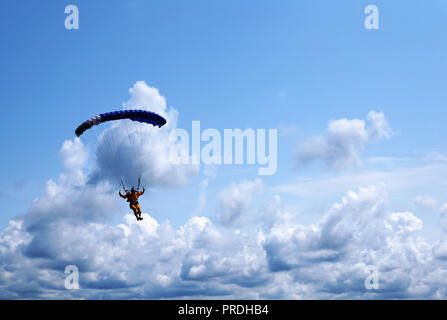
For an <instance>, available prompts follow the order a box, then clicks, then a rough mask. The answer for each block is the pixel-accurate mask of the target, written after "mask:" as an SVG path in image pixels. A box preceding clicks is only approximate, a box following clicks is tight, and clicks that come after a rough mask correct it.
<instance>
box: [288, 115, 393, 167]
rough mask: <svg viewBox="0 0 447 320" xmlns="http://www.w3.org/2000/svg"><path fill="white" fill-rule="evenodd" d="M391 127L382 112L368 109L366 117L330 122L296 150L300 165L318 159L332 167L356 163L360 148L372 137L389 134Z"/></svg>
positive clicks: (378, 137) (358, 159)
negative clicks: (321, 132) (319, 133)
mask: <svg viewBox="0 0 447 320" xmlns="http://www.w3.org/2000/svg"><path fill="white" fill-rule="evenodd" d="M390 134H391V130H390V127H389V125H388V123H387V121H386V119H385V115H384V114H383V113H382V112H375V111H370V112H369V113H368V116H367V118H366V121H365V120H361V119H351V120H350V119H339V120H332V121H330V122H329V125H328V128H327V131H326V133H325V134H324V135H321V136H316V137H313V138H311V139H309V140H308V141H305V142H304V143H303V144H302V145H301V146H300V147H299V148H298V151H297V161H298V163H299V164H300V165H302V164H308V163H311V162H313V161H316V160H321V161H323V162H325V163H326V165H328V166H329V167H331V168H344V167H349V166H357V165H359V164H360V163H361V162H360V156H359V153H360V151H361V150H362V149H363V148H364V146H365V145H366V144H367V143H368V142H370V141H373V140H379V139H381V138H388V137H389V136H390Z"/></svg>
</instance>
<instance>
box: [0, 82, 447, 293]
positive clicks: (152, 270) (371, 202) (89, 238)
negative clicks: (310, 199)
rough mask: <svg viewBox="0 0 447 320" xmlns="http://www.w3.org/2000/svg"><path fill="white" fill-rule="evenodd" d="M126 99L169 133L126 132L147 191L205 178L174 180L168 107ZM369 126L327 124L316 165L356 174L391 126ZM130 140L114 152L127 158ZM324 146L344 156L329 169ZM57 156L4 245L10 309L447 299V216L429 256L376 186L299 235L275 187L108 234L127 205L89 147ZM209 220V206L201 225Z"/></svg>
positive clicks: (140, 89)
mask: <svg viewBox="0 0 447 320" xmlns="http://www.w3.org/2000/svg"><path fill="white" fill-rule="evenodd" d="M130 94H131V98H130V100H129V101H128V102H126V103H125V104H124V107H125V108H129V107H137V106H138V107H143V105H146V104H147V105H151V106H152V108H155V109H152V110H154V111H156V112H159V113H161V114H163V115H164V116H166V117H167V118H168V121H170V123H171V124H170V127H167V128H164V129H163V130H158V131H155V130H153V129H152V128H150V129H146V128H142V127H138V126H137V127H136V128H132V130H131V131H130V132H131V133H132V132H133V133H135V131H133V130H141V131H142V132H140V133H141V134H143V135H144V136H145V139H147V141H148V145H150V146H151V147H148V149H144V155H145V156H144V160H145V161H146V163H147V165H148V167H149V169H152V171H151V170H149V173H148V176H147V177H145V178H147V179H149V178H150V179H152V180H151V181H156V184H157V185H160V186H178V185H181V184H184V183H187V182H188V180H189V179H190V178H191V177H193V176H194V175H196V174H197V171H198V168H196V167H175V168H174V167H171V165H170V164H168V163H164V162H163V161H162V160H163V159H165V158H164V157H165V156H166V155H165V153H164V152H165V147H166V144H168V143H174V142H172V141H169V140H168V138H167V137H168V133H169V130H171V129H172V128H175V124H176V114H177V113H176V111H175V110H173V109H169V110H168V109H167V107H166V101H165V99H164V97H162V96H161V95H160V94H159V92H158V90H157V89H155V88H151V87H150V86H148V85H147V84H145V83H144V82H137V83H136V84H135V85H134V86H133V88H132V89H131V90H130ZM367 122H368V125H365V123H364V122H363V121H362V120H345V119H344V120H337V121H334V122H331V123H330V125H329V129H328V133H327V135H326V136H324V137H322V138H320V139H322V141H323V143H322V144H320V145H319V148H317V149H320V151H319V152H316V153H312V152H311V153H305V154H308V155H309V154H317V155H319V156H318V157H314V156H312V157H308V158H309V159H314V158H315V159H316V158H321V159H326V161H328V163H329V164H339V163H353V162H352V161H353V160H355V159H356V158H357V152H358V151H359V147H360V146H362V145H363V144H364V143H366V142H368V141H370V140H373V139H379V138H382V137H385V136H387V134H388V126H387V125H386V121H385V118H384V116H383V114H381V113H374V112H372V113H370V114H369V115H368V118H367ZM120 129H121V130H120ZM108 130H109V131H113V130H117V132H123V131H124V128H120V127H119V126H118V125H117V126H112V127H111V128H110V129H108ZM146 130H147V131H146ZM138 132H139V131H138ZM105 134H107V133H105ZM127 138H128V137H126V138H122V140H120V141H119V143H117V145H116V146H119V148H116V149H114V148H111V147H110V146H108V147H109V149H110V150H108V151H109V152H112V153H113V152H122V153H119V155H120V156H123V155H125V154H127V153H129V151H131V150H132V149H131V144H127V143H126V141H128V139H127ZM105 141H106V140H102V141H100V143H101V142H103V143H105ZM328 144H333V145H334V146H335V147H334V148H335V149H334V150H335V151H334V153H332V155H331V156H328V154H329V153H328V148H329V147H328ZM100 145H101V144H100ZM106 146H107V145H105V144H104V145H103V147H104V148H106ZM154 150H157V152H154ZM98 152H100V151H98ZM60 155H61V159H62V162H63V164H64V167H65V171H64V172H63V173H62V174H60V176H59V177H58V179H56V181H54V180H49V181H48V182H47V186H46V191H45V194H44V195H42V196H41V197H39V198H37V199H36V200H35V201H34V202H33V203H32V204H31V206H30V207H29V210H28V211H27V212H26V213H25V214H23V215H21V216H18V217H16V218H15V219H13V220H11V221H10V223H9V225H8V227H7V228H5V229H4V230H3V231H1V232H0V298H2V299H15V298H33V299H46V298H58V299H60V298H67V299H79V298H85V299H171V298H176V299H181V298H196V299H201V298H231V299H233V298H238V299H322V298H323V299H334V298H340V299H367V298H374V299H376V298H382V299H384V298H385V299H386V298H427V299H428V298H436V299H445V298H446V297H447V289H446V288H447V283H446V282H447V280H446V277H445V274H446V273H447V228H446V227H445V226H446V223H444V222H445V220H446V218H445V216H446V212H447V205H443V206H442V207H441V209H440V213H441V216H440V217H441V224H442V225H443V226H444V229H443V234H442V236H441V238H440V239H439V241H437V242H435V243H433V244H429V243H427V242H426V241H425V240H424V239H423V238H421V237H419V236H418V232H419V231H420V230H421V229H422V228H423V227H424V226H423V221H422V220H421V219H420V218H418V217H417V216H416V215H415V214H414V213H412V212H410V211H408V210H406V209H405V208H404V210H402V211H397V212H396V211H390V210H388V209H387V198H388V196H389V195H388V191H387V190H386V189H385V188H384V187H382V186H381V185H380V184H379V185H370V186H365V187H361V188H356V189H352V190H350V191H347V192H346V194H345V195H344V196H343V197H342V198H341V199H340V200H338V201H337V202H336V203H334V204H333V205H332V206H331V207H330V209H329V210H327V212H324V214H323V215H322V217H321V218H320V219H318V220H317V221H315V222H314V223H312V224H310V225H303V224H300V223H298V222H297V220H298V218H299V217H297V214H296V213H295V212H293V211H290V210H289V209H287V208H288V207H287V206H286V204H284V203H283V202H282V201H281V199H280V198H279V197H278V196H276V197H273V198H270V197H269V196H268V195H266V194H265V190H266V189H267V188H268V186H267V185H266V182H265V181H263V180H261V179H255V180H245V181H240V182H234V183H232V184H230V185H228V186H227V187H224V188H223V189H222V190H221V191H220V192H218V194H217V196H218V205H217V207H216V209H215V211H213V212H203V215H204V216H193V217H192V218H190V219H189V220H187V221H185V223H184V224H183V225H181V226H179V227H177V228H175V227H173V226H172V225H171V224H170V223H169V222H163V221H157V220H156V219H154V218H153V217H151V216H150V215H148V214H147V213H143V217H144V220H143V221H141V222H138V223H137V222H136V221H135V218H134V217H133V216H132V215H131V213H130V212H129V213H128V214H127V215H126V216H125V217H124V218H123V219H122V221H121V223H116V224H112V223H111V221H113V220H114V218H115V217H116V215H117V214H118V212H119V207H118V204H119V201H120V200H119V199H117V197H116V194H115V191H116V187H113V186H112V185H111V183H110V182H109V181H108V180H107V179H104V177H105V175H107V172H106V169H105V164H104V163H102V162H101V155H100V153H98V154H97V157H98V164H97V168H96V170H95V171H94V174H96V175H97V177H98V178H97V179H92V178H91V174H92V173H91V171H90V167H89V155H90V154H89V150H88V149H87V148H86V146H85V145H84V144H83V143H82V141H81V140H79V139H74V140H71V141H66V142H64V144H63V145H62V148H61V151H60ZM321 155H323V156H321ZM126 161H130V162H131V164H130V167H131V169H135V168H136V167H137V166H138V163H137V159H126ZM132 161H134V162H132ZM354 162H355V161H354ZM159 171H160V172H163V173H164V174H165V175H164V176H159V175H158V174H157V172H159ZM166 176H168V177H166ZM210 177H211V175H210V176H207V178H206V179H208V178H210ZM204 181H206V183H204V184H203V186H202V189H203V190H204V192H205V191H206V188H207V183H208V180H204ZM202 182H203V181H202ZM199 200H200V198H199ZM416 200H417V201H416ZM416 200H415V201H416V203H417V204H419V205H427V204H430V203H429V202H427V201H426V200H427V199H423V198H419V199H416ZM203 201H204V200H203ZM204 208H205V207H204V205H203V204H202V202H200V201H199V209H200V210H198V211H197V212H200V213H202V211H204ZM205 215H206V216H205ZM315 215H316V216H321V215H320V212H315ZM210 217H212V218H210ZM68 265H76V266H77V267H78V269H79V272H80V274H79V281H80V289H79V290H67V289H65V287H64V282H65V278H66V276H67V275H66V274H65V273H64V270H65V267H66V266H68ZM368 266H375V267H376V268H377V270H378V271H379V288H378V289H374V290H368V289H366V288H365V279H366V277H367V275H368V273H367V267H368Z"/></svg>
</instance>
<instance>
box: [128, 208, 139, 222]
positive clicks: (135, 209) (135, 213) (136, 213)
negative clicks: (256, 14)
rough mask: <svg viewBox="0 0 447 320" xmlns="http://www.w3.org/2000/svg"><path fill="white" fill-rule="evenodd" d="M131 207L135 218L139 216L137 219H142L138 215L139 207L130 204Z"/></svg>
mask: <svg viewBox="0 0 447 320" xmlns="http://www.w3.org/2000/svg"><path fill="white" fill-rule="evenodd" d="M130 208H131V209H132V211H133V214H134V216H135V218H137V220H140V219H139V217H138V210H137V207H136V206H134V205H130Z"/></svg>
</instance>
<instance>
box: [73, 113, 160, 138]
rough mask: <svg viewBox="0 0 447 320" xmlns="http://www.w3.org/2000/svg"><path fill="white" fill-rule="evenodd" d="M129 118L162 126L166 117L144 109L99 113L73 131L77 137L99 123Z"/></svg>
mask: <svg viewBox="0 0 447 320" xmlns="http://www.w3.org/2000/svg"><path fill="white" fill-rule="evenodd" d="M122 119H129V120H133V121H138V122H145V123H149V124H152V125H153V126H156V127H162V126H164V125H165V124H166V119H165V118H163V117H162V116H160V115H158V114H156V113H154V112H151V111H146V110H120V111H113V112H107V113H101V114H99V115H97V116H95V117H93V118H90V119H88V120H87V121H84V122H83V123H82V124H81V125H80V126H79V127H78V128H77V129H76V131H75V133H76V135H77V136H78V137H79V136H81V135H82V134H83V133H84V132H85V131H87V130H88V129H90V128H91V127H93V126H96V125H98V124H100V123H103V122H107V121H112V120H122Z"/></svg>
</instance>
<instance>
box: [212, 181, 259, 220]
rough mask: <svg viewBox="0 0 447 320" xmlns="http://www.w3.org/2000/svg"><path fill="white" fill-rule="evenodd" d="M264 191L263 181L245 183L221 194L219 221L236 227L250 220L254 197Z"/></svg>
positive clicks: (229, 188)
mask: <svg viewBox="0 0 447 320" xmlns="http://www.w3.org/2000/svg"><path fill="white" fill-rule="evenodd" d="M262 191H263V182H262V180H261V179H256V180H253V181H243V182H241V183H239V184H232V185H231V186H229V187H227V188H225V189H223V190H222V191H220V192H219V195H218V198H219V211H218V214H217V220H218V221H219V222H220V223H222V224H223V225H226V226H234V225H238V224H240V223H243V222H247V220H248V219H250V213H251V212H250V207H251V205H252V202H253V195H255V194H259V193H261V192H262Z"/></svg>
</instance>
